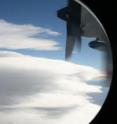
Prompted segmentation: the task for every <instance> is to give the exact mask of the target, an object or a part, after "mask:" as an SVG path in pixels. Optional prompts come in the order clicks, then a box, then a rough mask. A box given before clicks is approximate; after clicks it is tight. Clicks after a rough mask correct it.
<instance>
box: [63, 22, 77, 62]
mask: <svg viewBox="0 0 117 124" xmlns="http://www.w3.org/2000/svg"><path fill="white" fill-rule="evenodd" d="M74 44H75V36H74V33H73V27H72V22H71V21H68V22H67V41H66V50H65V59H66V60H67V59H68V58H70V57H71V55H72V51H73V48H74Z"/></svg>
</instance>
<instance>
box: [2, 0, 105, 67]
mask: <svg viewBox="0 0 117 124" xmlns="http://www.w3.org/2000/svg"><path fill="white" fill-rule="evenodd" d="M0 2H1V4H0V27H1V29H0V37H1V39H0V44H1V45H0V50H1V51H2V50H7V51H8V50H9V51H16V52H19V53H22V54H25V55H32V56H38V57H44V58H51V59H60V60H65V44H66V23H65V22H64V21H62V20H61V19H59V18H58V17H57V14H56V12H57V10H59V9H61V8H63V7H65V6H66V5H67V3H66V0H63V1H58V0H48V1H47V0H10V1H9V0H1V1H0ZM91 40H94V38H92V39H89V38H82V49H81V52H79V51H78V50H77V48H75V49H74V52H73V56H72V58H71V62H73V63H79V64H83V65H89V66H93V67H95V68H97V69H103V68H104V56H103V53H102V52H100V51H97V50H94V49H92V48H89V46H88V43H89V42H90V41H91Z"/></svg>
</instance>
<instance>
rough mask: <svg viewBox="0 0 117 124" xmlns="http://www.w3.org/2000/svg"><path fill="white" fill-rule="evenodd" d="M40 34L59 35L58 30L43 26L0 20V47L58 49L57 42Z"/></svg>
mask: <svg viewBox="0 0 117 124" xmlns="http://www.w3.org/2000/svg"><path fill="white" fill-rule="evenodd" d="M42 34H44V35H45V36H46V35H47V36H49V37H50V36H58V35H60V33H58V32H55V31H52V30H50V29H46V28H43V27H38V26H34V25H31V24H24V25H18V24H14V23H10V22H7V21H5V20H0V48H6V49H34V50H59V49H60V46H59V44H58V42H56V41H55V40H51V39H49V38H41V35H42ZM37 36H38V37H37Z"/></svg>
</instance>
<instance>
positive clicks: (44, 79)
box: [0, 51, 109, 124]
mask: <svg viewBox="0 0 117 124" xmlns="http://www.w3.org/2000/svg"><path fill="white" fill-rule="evenodd" d="M2 54H3V55H2ZM4 55H5V56H4ZM0 56H1V57H0V123H2V124H9V123H11V124H15V123H16V122H17V124H25V123H28V124H65V123H66V124H71V123H74V124H77V123H80V124H88V123H89V122H90V121H91V120H92V119H93V117H94V116H95V115H96V114H97V112H98V111H99V110H100V108H101V105H102V104H103V102H104V100H105V97H106V95H107V93H108V89H109V88H108V87H103V86H102V84H101V83H102V82H100V83H99V84H98V85H96V84H93V83H92V84H90V83H88V81H89V80H91V81H92V80H93V79H95V78H97V79H98V77H100V76H101V75H104V74H103V73H102V72H100V71H98V70H96V69H94V68H92V67H88V66H84V65H77V64H72V63H69V62H64V61H62V60H51V59H45V58H36V57H31V56H25V55H22V54H19V53H15V52H7V51H4V52H1V53H0ZM3 56H4V57H3ZM92 94H93V95H92ZM6 118H7V119H6ZM17 120H19V121H17Z"/></svg>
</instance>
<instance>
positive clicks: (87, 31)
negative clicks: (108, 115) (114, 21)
mask: <svg viewBox="0 0 117 124" xmlns="http://www.w3.org/2000/svg"><path fill="white" fill-rule="evenodd" d="M0 2H1V4H0V123H1V124H16V123H17V124H25V123H28V124H71V123H74V124H77V123H79V124H87V123H90V122H91V120H92V119H93V118H94V117H95V116H96V115H97V113H98V112H99V110H100V109H101V107H102V105H103V104H104V102H105V99H106V97H107V95H108V92H109V89H110V85H111V79H112V67H113V66H112V53H111V47H110V41H109V38H108V36H107V34H106V31H105V29H104V27H103V26H102V24H101V22H100V21H99V20H98V18H97V17H96V16H95V15H94V13H93V12H92V11H91V10H90V9H89V8H88V7H87V6H85V5H84V4H83V3H82V2H79V0H49V1H48V0H1V1H0ZM6 118H7V119H6Z"/></svg>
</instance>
